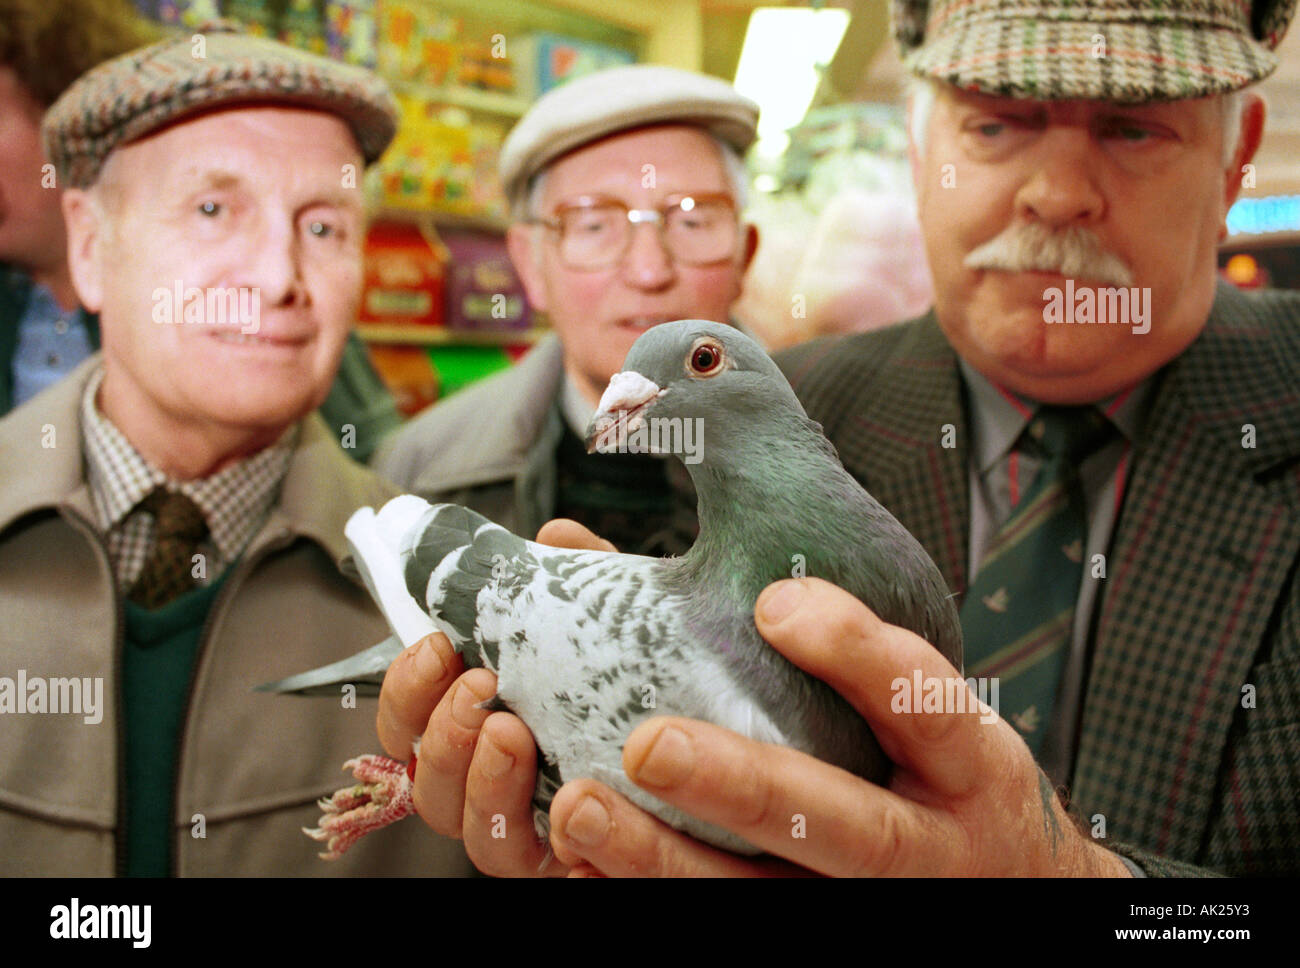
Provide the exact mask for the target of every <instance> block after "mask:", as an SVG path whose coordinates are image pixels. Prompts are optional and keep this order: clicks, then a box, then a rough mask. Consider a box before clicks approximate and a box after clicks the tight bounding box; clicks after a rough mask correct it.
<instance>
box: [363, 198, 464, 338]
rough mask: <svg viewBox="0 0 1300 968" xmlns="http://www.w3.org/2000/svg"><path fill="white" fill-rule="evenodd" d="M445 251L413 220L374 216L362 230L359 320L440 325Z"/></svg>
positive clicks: (433, 236) (439, 243)
mask: <svg viewBox="0 0 1300 968" xmlns="http://www.w3.org/2000/svg"><path fill="white" fill-rule="evenodd" d="M446 262H447V251H446V249H445V248H443V246H442V244H441V242H440V241H439V240H438V239H437V236H436V235H430V236H426V234H425V231H422V230H421V229H420V228H419V227H418V226H415V225H403V224H398V223H388V222H380V223H376V224H375V225H372V226H371V228H370V231H369V232H368V233H366V247H365V288H364V290H363V291H362V295H361V322H362V324H363V325H364V324H366V323H383V324H387V325H394V324H399V325H417V326H441V325H443V292H444V285H445V276H446Z"/></svg>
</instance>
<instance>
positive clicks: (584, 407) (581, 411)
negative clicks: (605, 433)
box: [560, 371, 596, 440]
mask: <svg viewBox="0 0 1300 968" xmlns="http://www.w3.org/2000/svg"><path fill="white" fill-rule="evenodd" d="M560 413H561V414H562V415H563V416H564V422H565V423H567V424H568V425H569V428H570V429H571V430H572V431H573V432H574V433H575V434H577V435H578V439H579V440H586V439H587V426H588V425H589V424H590V423H591V418H592V417H594V416H595V415H596V408H595V407H593V406H592V405H591V404H590V403H588V402H587V398H586V397H584V396H583V395H582V391H581V390H579V389H578V385H577V384H576V383H574V382H573V377H571V376H569V374H568V372H567V371H566V372H565V374H564V382H563V383H562V384H561V386H560Z"/></svg>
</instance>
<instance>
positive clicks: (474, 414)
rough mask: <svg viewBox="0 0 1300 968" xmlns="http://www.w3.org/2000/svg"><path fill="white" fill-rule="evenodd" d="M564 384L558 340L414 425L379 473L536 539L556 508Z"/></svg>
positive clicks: (387, 444) (381, 460)
mask: <svg viewBox="0 0 1300 968" xmlns="http://www.w3.org/2000/svg"><path fill="white" fill-rule="evenodd" d="M563 381H564V347H563V346H562V345H561V343H560V339H559V337H558V336H556V335H555V334H554V333H551V334H550V335H548V336H547V337H546V338H545V339H543V340H542V341H541V342H540V343H538V344H537V346H535V347H533V349H532V350H531V351H530V352H529V353H528V355H526V356H525V357H524V358H523V359H522V360H520V361H519V362H518V363H517V364H516V365H515V366H512V367H511V368H510V369H508V370H504V371H502V372H501V373H496V374H493V375H492V376H490V377H488V378H487V379H486V380H483V381H481V382H480V383H476V384H475V385H474V386H472V387H467V388H466V389H464V390H462V391H460V392H459V393H457V394H456V395H455V396H452V397H449V398H448V399H446V400H444V401H442V402H440V403H437V404H435V405H434V406H432V407H430V408H429V409H428V410H426V411H425V412H424V413H422V414H420V415H419V416H418V417H415V418H413V419H412V420H410V421H409V422H408V423H407V425H406V426H405V427H403V428H402V429H401V430H399V431H398V432H397V433H395V434H393V435H392V436H390V437H389V438H388V439H387V440H386V441H384V443H383V444H382V445H380V448H379V450H378V451H377V452H376V454H375V457H374V459H373V461H372V462H371V463H372V466H373V467H374V469H375V470H376V471H378V472H379V473H380V474H381V475H383V476H384V477H385V478H387V479H388V480H390V481H392V482H393V483H394V484H396V485H397V486H398V487H400V488H402V489H403V490H406V491H409V492H411V493H413V494H419V495H420V496H421V497H423V498H425V499H427V500H430V501H435V502H438V501H441V502H446V503H450V504H462V505H464V506H466V507H470V508H473V509H474V510H475V511H478V512H479V513H480V514H482V515H484V516H485V517H487V518H488V519H490V520H492V521H495V522H496V523H497V524H499V525H501V526H502V527H503V528H506V529H507V530H509V531H513V532H514V533H515V534H520V535H525V536H528V537H531V536H532V535H535V534H536V533H537V529H538V528H540V527H541V526H542V525H543V524H545V523H546V522H547V520H548V519H549V518H550V517H551V511H552V509H553V508H554V507H555V486H556V466H555V448H556V445H557V444H558V443H559V440H560V436H561V434H562V433H563V432H564V427H563V425H562V423H561V419H560V416H559V414H558V413H557V411H556V407H555V401H556V399H557V398H558V397H559V394H560V387H561V385H562V383H563Z"/></svg>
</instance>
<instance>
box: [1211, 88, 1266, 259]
mask: <svg viewBox="0 0 1300 968" xmlns="http://www.w3.org/2000/svg"><path fill="white" fill-rule="evenodd" d="M1243 96H1244V97H1245V102H1244V103H1243V104H1242V106H1241V136H1240V138H1239V140H1238V141H1237V152H1236V154H1235V155H1233V158H1232V165H1231V166H1230V167H1229V168H1228V170H1227V171H1226V172H1224V185H1223V211H1222V212H1220V213H1219V221H1220V225H1219V239H1220V240H1222V239H1224V238H1226V237H1227V235H1228V228H1227V224H1226V222H1227V218H1228V209H1230V208H1232V203H1233V202H1235V201H1236V200H1237V196H1238V195H1240V194H1241V188H1242V182H1243V181H1244V177H1243V176H1244V174H1245V173H1244V172H1243V171H1242V169H1243V168H1245V167H1246V166H1247V165H1248V164H1250V160H1251V159H1252V158H1254V157H1255V152H1256V151H1258V150H1259V143H1260V141H1261V140H1262V139H1263V137H1264V118H1265V117H1266V115H1267V113H1268V112H1267V110H1266V109H1265V107H1264V99H1263V98H1262V97H1260V96H1259V95H1258V94H1256V93H1254V92H1253V91H1251V92H1249V93H1247V94H1245V95H1243ZM1224 137H1229V133H1228V132H1226V131H1225V132H1224Z"/></svg>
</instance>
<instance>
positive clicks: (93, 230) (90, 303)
mask: <svg viewBox="0 0 1300 968" xmlns="http://www.w3.org/2000/svg"><path fill="white" fill-rule="evenodd" d="M63 221H64V223H65V224H66V226H67V230H68V271H69V272H70V273H71V275H72V287H73V288H74V289H76V290H77V297H78V298H79V299H80V300H81V305H83V306H85V307H86V309H88V310H89V311H90V312H92V313H97V312H99V311H100V310H101V309H102V308H103V306H104V277H103V270H102V265H103V261H102V259H101V258H100V255H101V253H100V247H101V246H102V245H103V241H104V232H105V230H106V228H107V227H106V226H105V225H104V224H103V212H102V211H101V210H100V208H99V207H98V206H97V205H96V204H95V202H94V201H93V200H92V199H91V197H90V193H89V192H88V191H86V190H84V189H81V188H66V189H64V191H63Z"/></svg>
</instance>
